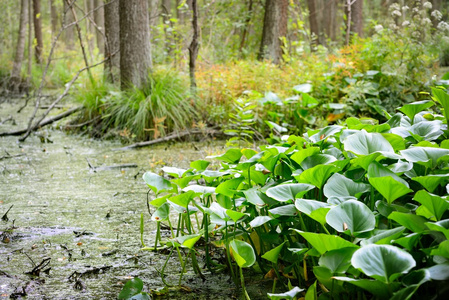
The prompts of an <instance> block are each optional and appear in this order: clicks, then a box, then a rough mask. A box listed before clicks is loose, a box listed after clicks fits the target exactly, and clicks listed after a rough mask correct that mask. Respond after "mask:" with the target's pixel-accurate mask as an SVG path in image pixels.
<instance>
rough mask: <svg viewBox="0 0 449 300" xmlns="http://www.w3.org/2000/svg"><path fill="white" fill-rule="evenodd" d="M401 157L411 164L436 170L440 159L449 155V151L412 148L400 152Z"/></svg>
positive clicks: (431, 148)
mask: <svg viewBox="0 0 449 300" xmlns="http://www.w3.org/2000/svg"><path fill="white" fill-rule="evenodd" d="M400 152H401V155H402V156H403V157H404V158H405V159H406V160H408V161H410V162H416V163H422V164H423V165H425V166H428V167H431V168H435V167H436V166H437V164H438V159H440V158H442V157H443V156H446V155H449V149H441V148H433V147H411V148H408V149H406V150H402V151H400Z"/></svg>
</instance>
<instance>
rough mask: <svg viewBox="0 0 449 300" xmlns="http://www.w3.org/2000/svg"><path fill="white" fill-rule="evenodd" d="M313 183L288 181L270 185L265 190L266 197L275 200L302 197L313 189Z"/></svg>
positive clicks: (283, 200)
mask: <svg viewBox="0 0 449 300" xmlns="http://www.w3.org/2000/svg"><path fill="white" fill-rule="evenodd" d="M313 188H314V187H313V185H310V184H305V183H289V184H281V185H277V186H275V187H271V188H269V189H268V190H267V191H266V194H267V196H268V197H271V198H273V199H275V200H277V201H280V202H285V201H288V200H294V199H296V197H302V196H304V194H305V193H307V192H308V191H310V190H311V189H313Z"/></svg>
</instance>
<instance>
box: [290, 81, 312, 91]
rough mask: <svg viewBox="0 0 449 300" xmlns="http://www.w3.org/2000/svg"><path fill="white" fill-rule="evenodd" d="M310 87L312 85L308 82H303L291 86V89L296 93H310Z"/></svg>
mask: <svg viewBox="0 0 449 300" xmlns="http://www.w3.org/2000/svg"><path fill="white" fill-rule="evenodd" d="M312 89H313V86H312V85H311V84H310V83H303V84H299V85H295V86H294V87H293V90H294V91H295V92H297V93H310V92H312Z"/></svg>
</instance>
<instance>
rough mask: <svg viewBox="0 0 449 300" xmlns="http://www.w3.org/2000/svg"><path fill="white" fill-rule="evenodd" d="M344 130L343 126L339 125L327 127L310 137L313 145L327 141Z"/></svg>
mask: <svg viewBox="0 0 449 300" xmlns="http://www.w3.org/2000/svg"><path fill="white" fill-rule="evenodd" d="M342 129H343V127H342V126H339V125H331V126H326V127H324V128H323V129H321V130H319V131H318V132H317V133H315V134H313V135H312V136H310V140H311V141H312V143H319V142H323V141H325V140H326V139H327V138H328V137H331V136H334V135H335V134H337V133H338V132H340V131H341V130H342Z"/></svg>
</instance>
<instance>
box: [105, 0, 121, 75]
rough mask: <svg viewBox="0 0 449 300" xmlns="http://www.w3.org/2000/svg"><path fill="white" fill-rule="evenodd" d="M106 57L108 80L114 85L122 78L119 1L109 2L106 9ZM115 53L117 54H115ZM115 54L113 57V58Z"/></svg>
mask: <svg viewBox="0 0 449 300" xmlns="http://www.w3.org/2000/svg"><path fill="white" fill-rule="evenodd" d="M104 30H105V36H106V41H105V50H106V55H105V57H109V60H108V62H107V63H106V64H105V76H106V80H108V81H109V82H112V83H114V82H115V81H116V80H118V79H119V78H120V18H119V1H118V0H115V1H114V0H113V1H111V0H109V1H107V3H106V5H105V7H104ZM114 53H115V54H114ZM112 54H114V55H113V56H111V55H112Z"/></svg>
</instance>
